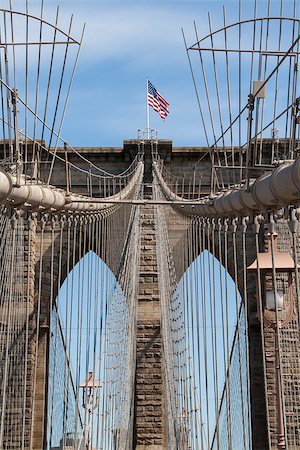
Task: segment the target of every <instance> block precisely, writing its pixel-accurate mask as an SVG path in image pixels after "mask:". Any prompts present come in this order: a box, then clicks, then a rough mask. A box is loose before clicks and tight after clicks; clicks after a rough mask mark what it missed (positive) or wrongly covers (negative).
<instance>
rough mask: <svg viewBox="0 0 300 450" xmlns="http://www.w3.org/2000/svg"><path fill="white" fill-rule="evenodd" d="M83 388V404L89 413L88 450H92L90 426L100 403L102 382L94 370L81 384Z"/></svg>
mask: <svg viewBox="0 0 300 450" xmlns="http://www.w3.org/2000/svg"><path fill="white" fill-rule="evenodd" d="M80 388H81V389H82V406H83V408H84V409H85V410H86V411H87V414H88V426H87V450H92V440H91V436H90V428H91V421H92V415H93V412H94V410H95V409H96V408H97V406H98V404H99V390H100V382H99V380H96V379H95V378H94V375H93V372H89V375H88V377H87V379H86V380H85V381H84V382H83V383H82V384H81V385H80Z"/></svg>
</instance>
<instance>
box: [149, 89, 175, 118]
mask: <svg viewBox="0 0 300 450" xmlns="http://www.w3.org/2000/svg"><path fill="white" fill-rule="evenodd" d="M147 97H148V105H149V106H151V107H152V108H153V109H154V111H156V112H157V113H158V114H159V115H160V117H161V118H162V119H165V118H166V117H167V115H168V114H169V112H170V111H169V103H168V102H167V101H166V100H165V99H164V98H163V97H162V95H161V94H160V93H159V92H158V91H157V90H156V89H155V87H154V86H153V84H152V83H151V82H150V81H149V80H148V95H147Z"/></svg>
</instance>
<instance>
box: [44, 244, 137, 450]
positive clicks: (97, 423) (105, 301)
mask: <svg viewBox="0 0 300 450" xmlns="http://www.w3.org/2000/svg"><path fill="white" fill-rule="evenodd" d="M130 320H131V319H130V301H128V299H127V298H126V297H125V294H124V292H123V290H122V289H121V287H120V284H119V282H118V280H117V278H116V277H115V275H114V274H113V273H112V271H111V270H110V269H109V267H108V266H107V265H106V264H105V263H104V262H103V261H102V259H101V258H99V256H97V255H96V253H95V252H93V251H89V252H87V253H86V254H85V256H83V257H82V258H81V259H80V260H79V261H78V262H77V264H76V265H75V266H74V268H73V269H72V271H71V272H70V273H69V275H68V276H67V277H66V279H65V280H64V282H63V284H62V285H61V288H60V290H59V292H58V295H57V297H56V300H55V304H54V308H53V312H52V319H51V338H50V355H49V387H48V439H47V448H48V449H49V450H50V449H51V450H53V449H60V448H64V446H66V445H75V446H76V448H80V449H81V448H85V447H84V445H86V444H87V442H90V444H91V446H92V447H93V448H94V447H95V448H110V445H112V442H113V440H114V439H115V437H114V436H112V433H111V431H110V429H111V427H112V425H113V424H112V422H111V421H112V420H114V421H115V423H118V417H117V415H118V414H119V416H120V411H119V410H118V407H117V406H116V405H115V402H116V399H117V398H119V396H120V395H123V393H121V392H120V390H121V389H120V382H121V379H122V377H126V376H128V375H127V367H126V364H127V363H128V358H129V357H130V353H131V350H132V349H131V342H130V337H129V336H128V335H126V332H127V331H128V327H129V329H130V326H131V325H130ZM86 382H87V383H86ZM122 402H123V399H121V401H120V405H122V404H123V403H122ZM112 417H113V419H112ZM99 446H100V447H99Z"/></svg>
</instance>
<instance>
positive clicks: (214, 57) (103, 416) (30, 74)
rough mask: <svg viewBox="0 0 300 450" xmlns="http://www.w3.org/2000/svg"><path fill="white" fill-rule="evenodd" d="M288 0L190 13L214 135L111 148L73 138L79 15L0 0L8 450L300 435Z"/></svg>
mask: <svg viewBox="0 0 300 450" xmlns="http://www.w3.org/2000/svg"><path fill="white" fill-rule="evenodd" d="M275 3H276V2H275ZM277 3H278V2H277ZM277 3H276V4H277ZM279 3H280V11H279V13H278V11H277V12H276V14H275V13H274V12H273V7H274V3H273V2H272V1H271V0H268V1H267V2H265V3H264V5H262V6H261V7H262V8H264V10H263V11H260V10H259V8H258V3H257V2H256V1H254V2H253V4H254V10H253V11H251V17H243V15H242V8H241V2H240V3H239V13H238V15H239V17H238V20H237V21H233V22H230V23H228V22H227V14H226V11H225V9H223V16H222V22H223V24H222V27H220V28H219V29H214V28H213V27H212V23H211V18H210V16H208V23H209V28H210V32H209V34H208V35H207V36H200V35H199V34H198V30H197V27H196V25H195V29H194V31H195V40H194V41H193V42H192V43H189V44H188V43H187V38H186V34H185V32H183V39H184V42H185V44H186V53H187V62H188V65H189V67H190V69H191V76H192V82H193V84H194V87H195V94H196V100H197V102H198V106H199V114H200V116H199V117H200V124H201V127H202V130H203V136H204V138H205V140H206V143H205V146H203V147H173V144H172V141H170V140H161V139H158V137H157V135H156V132H155V131H154V130H149V129H147V130H141V131H139V134H138V137H137V139H132V140H127V141H124V143H123V147H120V148H109V149H107V148H86V147H85V148H74V147H72V146H71V144H69V143H68V142H67V141H66V140H65V139H63V137H62V128H63V123H64V118H65V114H66V111H67V105H68V101H69V97H70V94H71V87H72V83H73V79H74V76H75V71H76V67H77V64H78V60H79V54H80V50H81V44H82V39H83V34H84V28H83V32H82V34H80V35H79V37H76V36H73V34H72V18H71V20H70V23H69V25H67V26H66V30H65V31H64V30H63V29H62V28H61V27H60V26H59V23H60V14H59V9H57V12H56V16H55V18H54V20H53V21H51V20H48V19H46V18H45V17H44V2H43V1H41V10H40V15H39V16H36V15H33V14H32V13H31V12H30V5H29V4H28V2H27V1H26V2H25V7H24V9H22V10H15V9H14V8H13V7H12V3H11V2H10V8H9V9H3V8H0V94H1V102H0V122H1V127H0V128H1V131H0V133H1V141H0V229H1V241H0V271H1V277H0V358H1V364H0V448H1V449H3V450H13V449H22V450H42V449H47V450H62V449H64V450H67V449H73V450H75V449H76V450H83V449H88V450H100V449H101V450H113V449H114V450H131V449H136V450H142V449H144V450H145V449H149V450H164V449H169V450H252V449H253V450H273V449H289V450H296V449H299V448H300V345H299V340H300V303H299V299H300V286H299V267H300V266H299V258H300V253H299V252H300V247H299V219H300V210H299V204H300V159H299V158H300V156H299V142H300V140H299V130H300V128H299V124H300V100H299V80H298V58H299V42H300V34H299V31H300V21H299V19H298V18H297V14H296V12H297V2H296V1H293V2H291V3H290V4H289V5H288V6H289V7H290V6H291V8H290V10H289V11H286V8H287V3H285V2H283V1H281V2H279Z"/></svg>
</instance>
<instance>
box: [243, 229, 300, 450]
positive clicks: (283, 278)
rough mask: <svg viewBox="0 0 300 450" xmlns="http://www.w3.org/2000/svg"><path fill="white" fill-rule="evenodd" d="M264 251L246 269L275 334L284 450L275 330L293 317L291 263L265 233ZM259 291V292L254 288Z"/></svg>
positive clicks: (280, 421)
mask: <svg viewBox="0 0 300 450" xmlns="http://www.w3.org/2000/svg"><path fill="white" fill-rule="evenodd" d="M267 239H268V251H267V252H264V253H258V255H257V259H256V260H255V261H254V262H253V263H252V264H251V265H250V266H249V267H248V268H247V271H248V272H250V273H254V272H255V273H257V271H259V272H260V274H261V285H262V286H261V292H262V299H259V298H258V301H260V300H262V303H263V304H262V305H261V308H262V312H263V321H264V323H265V324H266V325H267V326H268V327H271V328H273V329H274V331H275V372H276V405H277V408H276V409H277V448H278V449H285V448H286V436H285V427H284V417H283V403H282V395H283V389H282V380H281V374H280V350H279V329H281V328H283V327H284V326H286V325H287V324H288V322H289V321H290V320H292V318H293V315H294V296H293V275H292V274H293V272H294V271H295V262H294V260H293V258H292V257H291V256H290V254H289V253H287V252H279V251H278V248H277V234H276V233H269V234H268V235H267ZM257 290H258V291H259V289H257ZM257 297H258V296H257Z"/></svg>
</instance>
